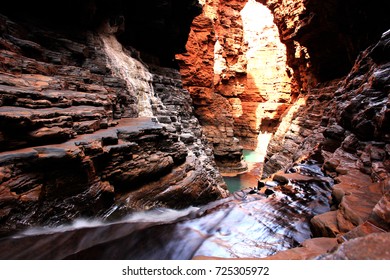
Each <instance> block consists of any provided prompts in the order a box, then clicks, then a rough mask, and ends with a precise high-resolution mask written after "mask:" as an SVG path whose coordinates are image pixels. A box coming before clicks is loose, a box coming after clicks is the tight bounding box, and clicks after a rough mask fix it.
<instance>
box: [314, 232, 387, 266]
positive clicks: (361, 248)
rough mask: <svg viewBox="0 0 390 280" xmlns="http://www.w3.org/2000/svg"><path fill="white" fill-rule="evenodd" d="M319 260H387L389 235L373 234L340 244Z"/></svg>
mask: <svg viewBox="0 0 390 280" xmlns="http://www.w3.org/2000/svg"><path fill="white" fill-rule="evenodd" d="M317 259H320V260H389V259H390V233H373V234H370V235H367V236H365V237H360V238H355V239H352V240H350V241H347V242H345V243H343V244H341V245H340V246H339V247H338V248H337V249H336V250H335V251H334V252H332V253H329V254H325V255H323V256H320V257H318V258H317Z"/></svg>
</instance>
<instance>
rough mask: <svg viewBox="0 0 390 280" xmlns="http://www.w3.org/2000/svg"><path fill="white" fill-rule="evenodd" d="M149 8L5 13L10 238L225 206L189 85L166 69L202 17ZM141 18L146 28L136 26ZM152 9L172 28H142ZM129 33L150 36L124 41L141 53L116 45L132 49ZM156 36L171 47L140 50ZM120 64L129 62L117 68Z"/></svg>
mask: <svg viewBox="0 0 390 280" xmlns="http://www.w3.org/2000/svg"><path fill="white" fill-rule="evenodd" d="M144 2H145V3H143V4H134V5H135V6H131V7H127V6H126V5H130V4H129V3H128V2H126V1H124V2H123V3H122V2H121V1H115V3H110V4H108V3H105V2H104V1H96V2H95V1H89V2H88V4H86V3H84V2H83V3H81V4H80V3H76V1H70V2H67V3H63V4H62V5H63V7H62V10H60V11H58V10H56V12H57V14H56V15H55V14H54V13H55V11H52V12H53V14H50V13H48V14H45V16H43V15H42V12H41V11H40V7H41V6H40V5H43V3H41V2H39V1H38V2H36V3H35V2H34V4H29V3H24V4H26V6H22V8H23V9H22V8H20V9H21V10H19V8H18V7H17V5H15V4H16V3H13V4H12V3H10V4H9V5H6V6H4V7H3V8H2V12H5V13H6V15H5V16H4V15H1V16H0V28H1V37H0V46H1V49H0V224H1V233H2V234H3V233H7V232H9V231H12V230H17V229H20V228H24V227H26V226H29V225H36V224H44V225H46V224H51V225H54V224H59V223H63V222H67V221H70V220H73V219H74V218H76V217H80V216H81V217H82V216H86V217H91V216H96V215H109V214H110V213H111V212H112V211H114V210H115V211H116V213H117V214H116V215H120V214H123V213H127V212H129V211H134V210H141V209H149V208H154V207H172V208H182V207H187V206H189V205H197V204H203V203H206V202H209V201H211V200H215V199H217V198H221V197H224V196H226V191H225V190H224V188H225V183H224V182H223V181H222V177H221V176H220V175H219V172H218V170H217V169H216V166H215V163H214V159H213V154H212V150H211V149H210V148H208V146H207V143H206V140H205V138H204V136H203V133H202V130H201V128H200V126H199V122H198V120H197V119H196V118H195V117H194V115H193V112H192V107H191V99H190V97H189V94H188V92H187V91H186V90H184V89H183V88H182V82H181V79H180V74H179V73H178V71H177V70H175V69H173V68H167V66H171V65H172V63H171V62H170V61H171V60H172V58H173V56H174V54H175V53H176V52H178V51H179V50H180V48H183V46H184V44H185V42H186V36H187V34H188V30H189V25H190V23H191V20H192V18H193V17H194V16H195V15H196V14H197V13H199V6H198V5H197V4H196V3H195V2H194V1H158V2H159V3H155V1H154V2H153V4H154V5H156V6H150V5H151V4H152V3H151V1H144ZM149 2H150V3H149ZM179 2H180V3H179ZM19 4H20V3H19ZM157 4H158V5H157ZM160 5H162V6H160ZM107 7H109V9H108V8H107ZM27 8H31V9H32V10H31V11H29V10H25V9H27ZM161 8H162V9H163V11H164V13H163V14H159V13H160V12H161ZM72 9H76V10H78V12H79V13H80V17H77V16H75V18H73V19H72V20H73V21H72V20H70V19H69V18H68V17H67V12H69V11H70V10H72ZM134 9H135V10H137V11H138V14H137V17H130V16H129V14H132V13H133V11H134ZM149 9H156V11H155V12H156V13H157V14H159V17H160V19H165V21H164V24H160V22H159V21H157V22H152V23H149V25H148V26H145V25H144V22H143V20H145V18H143V15H146V14H149V11H150V10H149ZM33 11H34V12H36V13H30V12H33ZM58 13H59V14H58ZM87 15H89V16H87ZM175 15H180V17H179V18H177V17H176V16H175ZM137 18H138V19H140V20H141V19H142V21H141V22H139V21H138V22H137ZM157 19H158V18H157ZM157 19H156V20H157ZM125 22H126V23H125ZM131 26H136V27H138V26H143V29H142V28H139V29H136V31H137V32H150V36H145V34H143V35H142V36H139V37H137V36H133V37H131V40H133V41H131V42H128V41H126V40H122V43H123V44H128V43H131V44H132V45H133V46H136V47H138V48H139V50H136V49H134V48H133V47H131V46H129V47H128V49H125V48H124V47H123V46H122V44H121V43H120V42H118V41H117V37H118V34H120V35H121V36H123V37H124V38H129V34H130V33H132V32H134V31H135V30H134V29H133V28H131ZM176 27H177V28H176ZM187 29H188V30H187ZM126 30H127V31H126ZM186 30H187V31H186ZM126 32H127V33H126ZM157 33H158V34H160V35H159V36H163V37H164V40H163V39H161V42H169V43H167V45H166V46H162V45H161V44H160V43H159V44H158V46H156V45H154V48H152V49H150V44H149V43H152V42H154V41H151V42H143V41H142V39H143V38H149V37H150V38H153V40H157V41H159V38H160V37H156V36H155V35H156V34H157ZM116 35H117V36H116ZM166 36H168V37H169V36H171V37H172V38H173V39H172V40H166ZM153 50H155V52H153ZM140 56H143V57H145V59H146V61H148V62H149V65H147V64H145V63H144V62H143V61H142V59H141V58H140ZM116 58H119V60H122V61H123V60H126V61H125V63H124V64H123V65H118V63H119V62H118V61H115V59H116ZM125 64H126V65H125ZM116 67H118V68H119V67H122V68H121V70H119V69H118V68H116ZM122 70H123V71H122ZM147 109H148V110H147ZM107 212H109V213H107Z"/></svg>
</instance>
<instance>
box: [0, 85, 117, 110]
mask: <svg viewBox="0 0 390 280" xmlns="http://www.w3.org/2000/svg"><path fill="white" fill-rule="evenodd" d="M99 88H100V89H101V92H95V93H91V92H78V91H71V90H42V91H38V90H35V89H34V88H31V87H30V88H28V87H25V88H20V87H18V86H17V87H16V86H15V87H14V86H8V85H0V94H1V97H0V98H1V99H0V102H1V104H3V106H18V107H24V108H32V109H39V108H51V107H61V108H66V107H71V106H82V105H85V106H96V107H107V106H111V105H112V102H111V101H110V99H109V97H108V96H107V90H105V88H104V87H99Z"/></svg>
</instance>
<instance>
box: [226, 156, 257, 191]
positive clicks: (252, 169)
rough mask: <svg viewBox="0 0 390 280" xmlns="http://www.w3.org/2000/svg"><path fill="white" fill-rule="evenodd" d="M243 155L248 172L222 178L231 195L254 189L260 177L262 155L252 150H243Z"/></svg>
mask: <svg viewBox="0 0 390 280" xmlns="http://www.w3.org/2000/svg"><path fill="white" fill-rule="evenodd" d="M243 155H244V160H245V162H246V163H247V164H248V171H247V172H245V173H242V174H236V175H235V174H232V175H225V176H224V177H223V178H224V180H225V182H226V184H227V186H228V189H229V191H230V192H231V193H233V192H236V191H238V190H241V189H247V188H253V187H256V186H257V181H258V178H260V176H261V168H262V164H263V159H264V155H263V154H261V153H260V152H257V151H252V150H243Z"/></svg>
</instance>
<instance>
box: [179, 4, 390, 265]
mask: <svg viewBox="0 0 390 280" xmlns="http://www.w3.org/2000/svg"><path fill="white" fill-rule="evenodd" d="M247 2H248V3H247ZM260 3H261V4H262V5H260ZM202 4H203V6H204V9H203V13H202V15H200V16H198V17H197V18H196V19H195V21H194V22H193V25H192V30H191V32H190V36H189V41H188V43H187V50H188V51H187V53H185V54H183V55H180V56H179V57H178V59H179V60H180V66H181V73H182V76H183V79H184V86H185V87H186V88H187V89H188V90H189V92H190V93H191V95H192V97H193V99H194V106H195V113H196V114H197V115H199V119H200V122H201V124H204V125H205V127H206V129H205V134H206V136H207V137H208V139H209V140H210V141H211V142H213V143H214V151H215V153H216V155H220V156H219V157H217V161H218V160H219V163H218V164H219V166H220V167H222V169H221V170H226V169H228V170H229V169H230V170H232V169H234V168H232V167H234V166H240V164H239V151H240V150H241V149H242V148H243V147H245V148H246V149H255V148H256V147H259V146H261V145H262V144H263V145H264V144H265V145H267V144H268V143H263V141H264V139H267V138H266V137H264V134H267V133H269V134H270V135H272V137H271V140H270V142H269V144H268V148H267V156H266V158H265V164H264V170H263V178H266V177H269V176H271V175H272V174H274V173H275V172H277V171H278V170H285V171H288V170H289V168H290V167H291V164H292V163H293V162H296V161H302V160H308V159H309V160H314V161H316V162H318V163H319V164H321V165H322V168H323V170H325V171H326V173H327V174H328V175H329V176H331V177H333V178H334V179H335V182H336V185H335V188H334V192H333V195H332V203H333V208H332V210H334V211H331V212H329V213H326V214H323V215H320V216H318V217H316V218H314V219H313V220H312V226H313V233H314V235H315V236H326V237H330V238H335V237H338V242H340V243H342V242H344V241H347V240H349V239H352V238H357V237H362V236H365V235H367V234H371V233H378V232H379V233H380V232H387V231H388V229H389V221H388V198H387V197H388V186H389V185H388V177H389V174H390V166H389V158H390V154H389V150H388V146H389V139H388V137H389V126H388V122H389V106H388V102H389V101H388V100H389V79H388V77H389V72H388V70H389V53H388V36H389V33H388V32H387V33H385V32H386V31H387V30H389V28H390V21H389V18H388V17H387V16H386V14H385V12H384V10H383V9H388V8H389V3H384V1H374V2H370V3H367V2H365V1H343V2H342V3H341V2H340V1H332V0H329V1H304V0H294V1H293V0H290V1H289V0H285V1H273V0H263V1H257V2H255V1H239V0H237V1H229V2H228V3H226V2H224V1H202ZM246 5H248V6H250V5H252V6H251V8H250V9H248V10H246V8H247V6H246ZM263 5H264V6H263ZM265 7H267V8H268V9H269V11H271V13H272V16H273V18H272V21H273V23H272V22H270V21H268V23H266V24H265V25H262V26H260V25H261V24H260V23H259V21H260V20H265V19H266V18H267V17H271V15H270V14H268V15H267V14H266V9H264V8H265ZM261 11H264V13H263V14H262V13H261ZM251 12H254V13H255V14H257V18H256V17H255V16H254V17H253V19H257V26H256V22H255V24H254V25H251V23H250V19H251V15H250V13H251ZM260 15H261V16H260ZM257 27H258V29H256V28H257ZM378 41H379V43H378ZM201 57H205V58H206V59H203V60H202V59H200V58H201ZM270 57H272V59H271V61H270V60H269V58H270ZM262 65H265V66H262ZM268 74H269V76H267V75H268ZM206 77H207V78H206ZM212 77H214V79H213V82H211V81H212V79H211V78H212ZM200 80H202V81H200ZM203 80H204V81H207V83H204V82H203ZM216 100H218V102H217V101H216ZM222 108H223V109H222ZM221 124H223V125H221ZM226 127H228V128H229V129H226ZM222 139H223V140H222ZM226 139H228V140H226ZM237 140H238V143H237ZM235 141H236V142H235ZM234 148H235V150H234ZM232 150H233V151H234V154H235V155H236V157H235V158H234V159H233V160H232V158H229V156H227V155H225V153H228V151H232ZM228 161H230V164H227V162H228ZM234 164H235V165H234ZM356 203H358V204H359V205H356ZM386 209H387V210H386ZM359 242H360V241H359ZM361 242H362V244H363V243H364V242H365V241H364V239H362V241H361ZM357 243H358V242H357ZM346 247H347V246H346ZM344 253H345V252H344ZM340 254H341V253H340V252H339V255H338V257H340ZM290 257H291V255H290ZM333 257H335V256H333V255H332V256H328V257H325V258H333ZM336 258H337V257H336Z"/></svg>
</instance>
